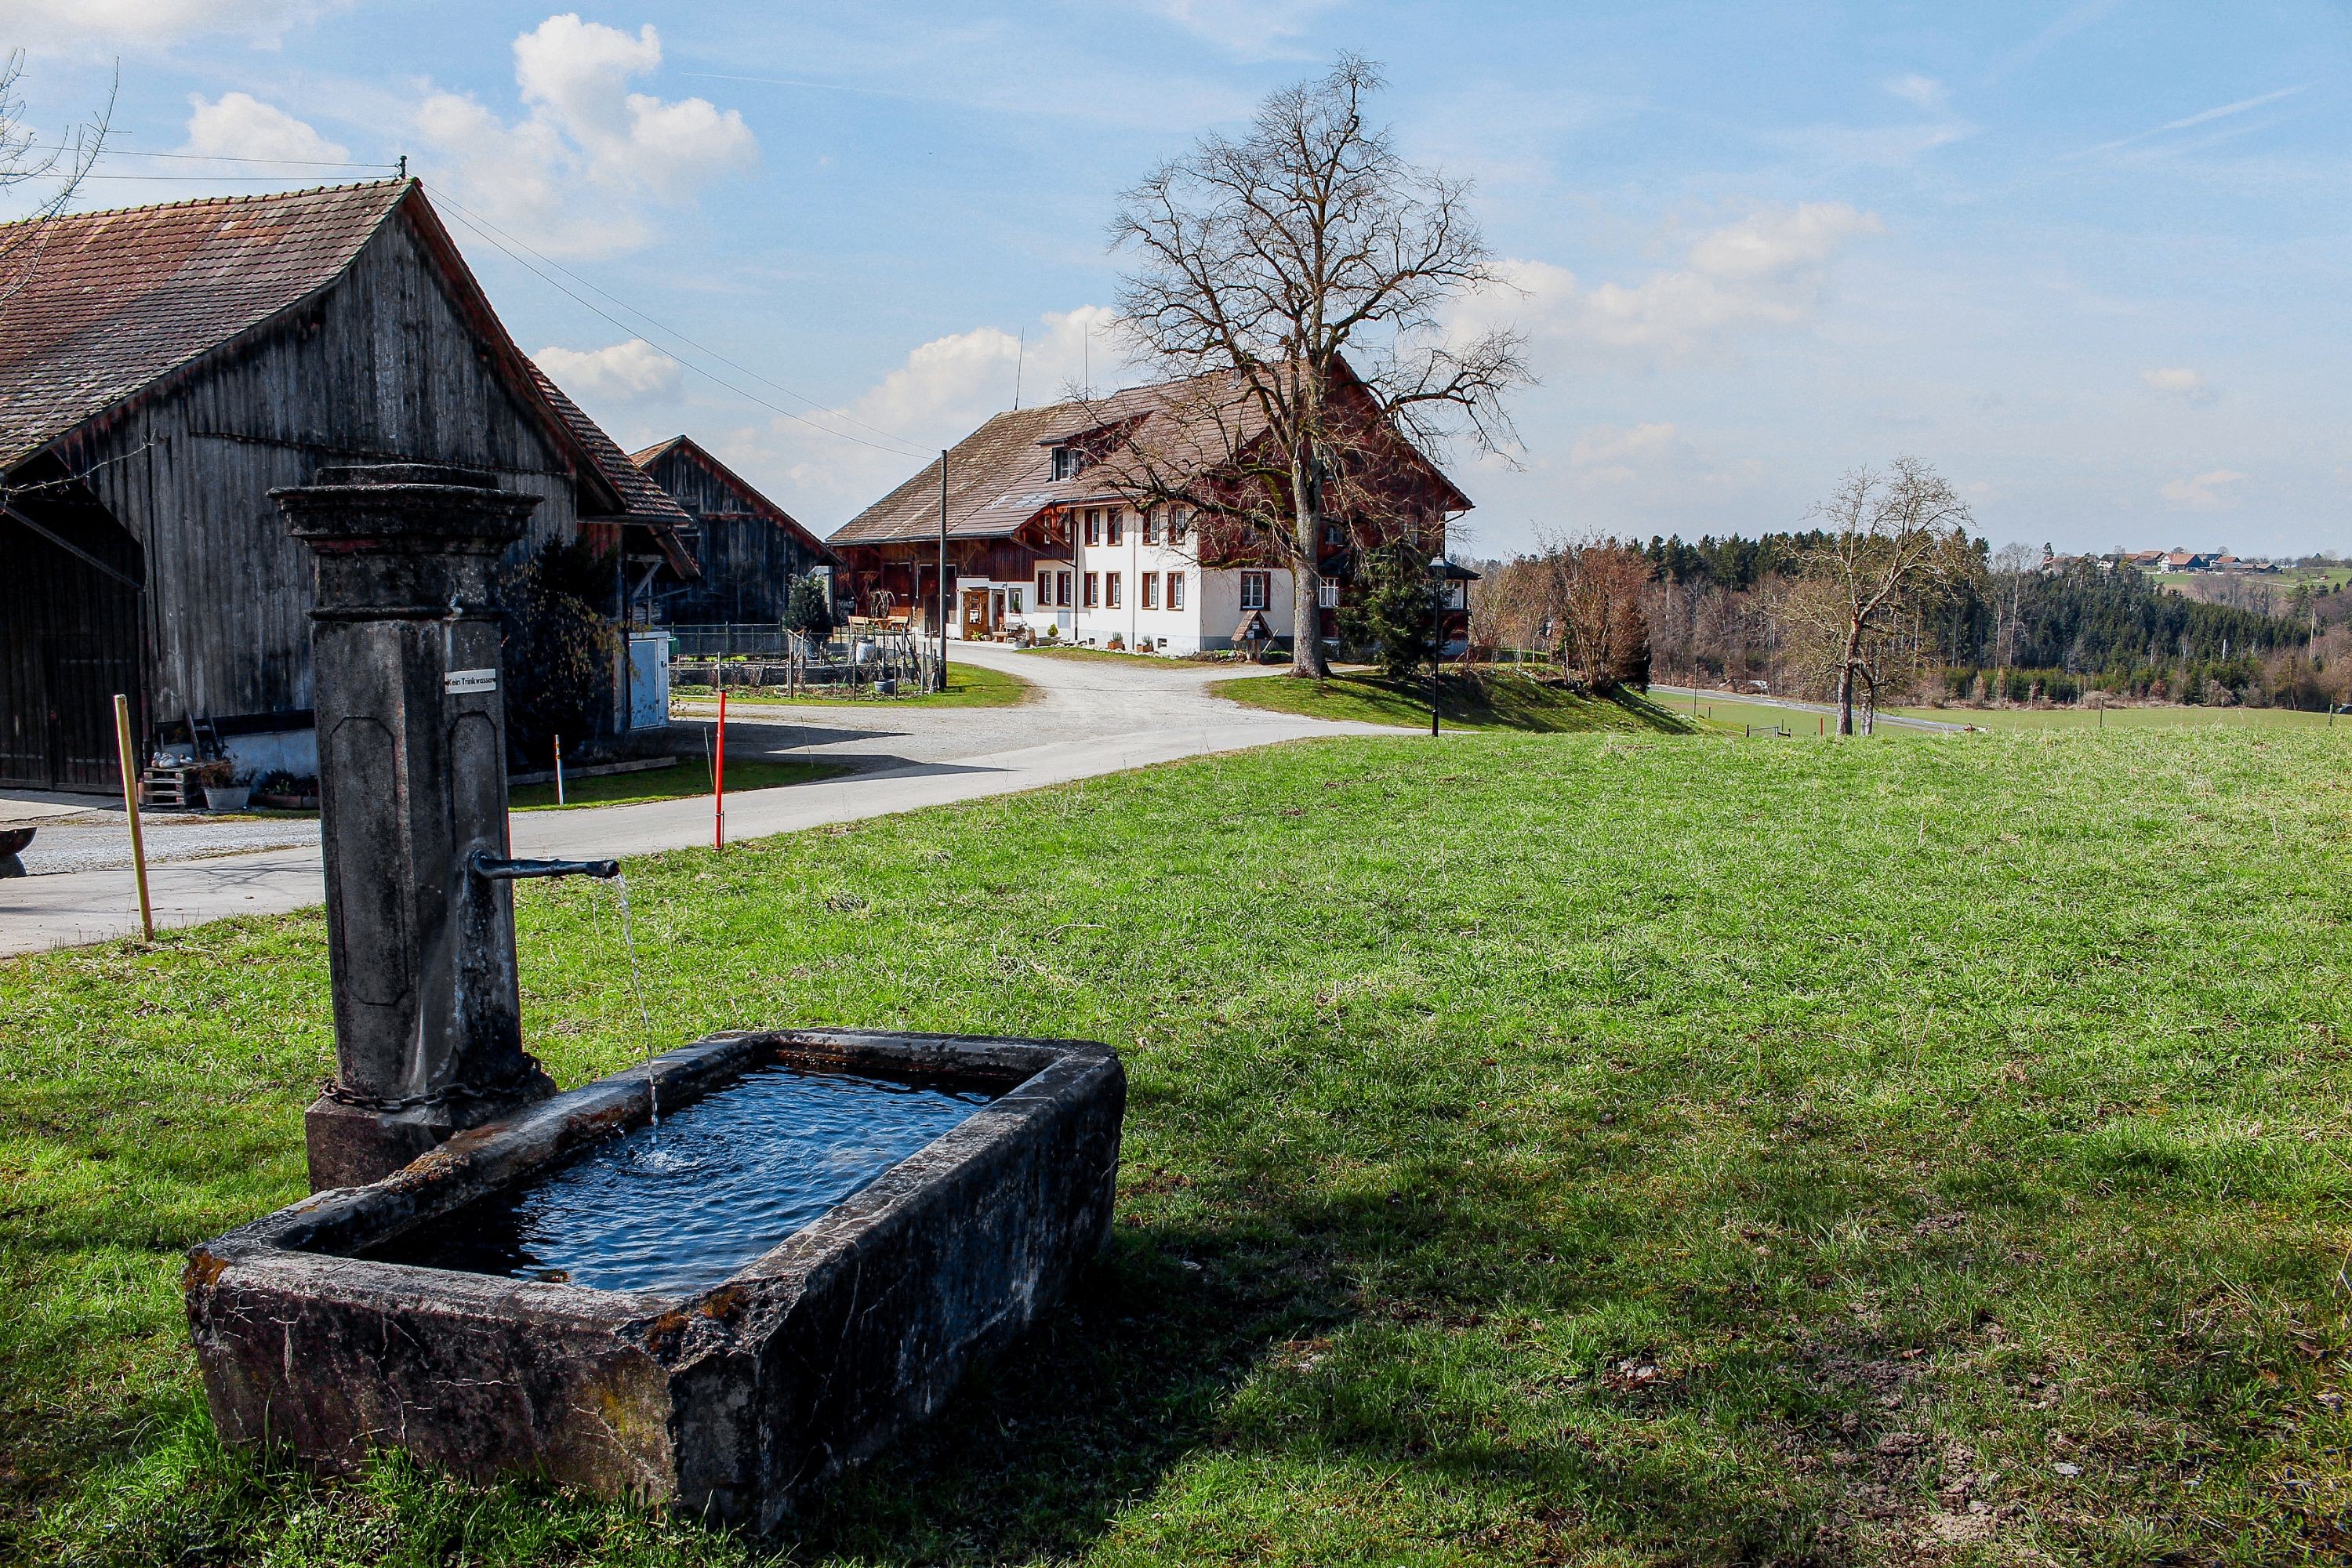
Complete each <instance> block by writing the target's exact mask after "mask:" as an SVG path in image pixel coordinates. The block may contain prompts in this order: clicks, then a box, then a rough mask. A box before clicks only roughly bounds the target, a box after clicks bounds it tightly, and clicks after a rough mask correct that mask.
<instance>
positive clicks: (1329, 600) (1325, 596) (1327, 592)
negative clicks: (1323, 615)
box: [1315, 583, 1339, 610]
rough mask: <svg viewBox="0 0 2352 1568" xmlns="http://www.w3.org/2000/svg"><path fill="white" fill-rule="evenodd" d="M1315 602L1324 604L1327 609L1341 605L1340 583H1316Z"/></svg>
mask: <svg viewBox="0 0 2352 1568" xmlns="http://www.w3.org/2000/svg"><path fill="white" fill-rule="evenodd" d="M1315 602H1316V603H1317V604H1318V605H1322V606H1323V607H1324V608H1325V609H1327V610H1336V609H1338V608H1339V584H1337V583H1318V584H1315Z"/></svg>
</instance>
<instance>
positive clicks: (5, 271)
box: [0, 49, 114, 300]
mask: <svg viewBox="0 0 2352 1568" xmlns="http://www.w3.org/2000/svg"><path fill="white" fill-rule="evenodd" d="M24 75H25V51H24V50H22V49H11V50H10V51H9V52H8V56H7V58H6V59H5V61H0V202H5V203H6V204H7V205H10V206H16V205H17V204H18V203H19V202H21V201H23V200H24V199H25V197H26V195H30V196H31V198H32V201H31V210H30V211H28V212H25V213H22V214H21V215H20V216H18V218H17V219H16V221H15V222H12V223H9V224H6V225H5V226H0V300H5V299H6V298H7V297H8V296H9V295H11V294H13V293H15V292H16V290H17V289H21V288H23V287H24V286H25V280H26V279H28V278H30V277H31V276H32V275H33V269H34V268H36V267H37V266H38V265H39V264H40V259H41V247H42V246H43V245H45V244H46V243H47V239H48V233H49V220H50V219H52V218H54V217H56V216H58V214H59V213H61V212H63V211H64V210H65V208H66V204H67V203H68V202H70V201H72V200H73V196H74V193H75V192H76V191H77V190H79V189H80V188H81V183H82V181H83V180H84V179H85V178H87V177H88V176H89V171H90V169H91V167H92V165H94V164H95V163H97V162H98V155H99V153H100V151H102V150H103V149H104V147H105V144H106V132H107V126H108V124H109V123H110V121H111V119H112V116H113V112H114V95H113V93H111V92H109V93H108V95H107V100H106V107H105V108H104V109H102V110H99V111H98V112H97V113H96V114H94V115H92V116H91V117H90V118H89V121H87V122H85V123H83V124H80V125H77V126H75V127H74V128H73V129H72V130H71V131H69V132H67V133H66V134H65V135H64V136H63V137H61V138H59V139H58V141H56V142H48V143H46V144H45V143H43V142H42V141H41V139H40V136H39V134H38V133H37V132H35V131H34V130H33V128H32V126H31V125H30V124H29V123H27V122H26V119H25V100H24V98H23V96H22V93H21V90H20V84H21V83H22V82H23V79H24ZM45 187H46V188H45Z"/></svg>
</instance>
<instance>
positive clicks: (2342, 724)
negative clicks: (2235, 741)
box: [1887, 707, 2352, 733]
mask: <svg viewBox="0 0 2352 1568" xmlns="http://www.w3.org/2000/svg"><path fill="white" fill-rule="evenodd" d="M1887 711H1888V712H1890V713H1907V714H1911V715H1913V716H1914V717H1916V718H1920V719H1940V720H1942V721H1944V722H1946V723H1948V724H1974V725H1976V726H1977V727H1978V728H1979V729H1984V730H2037V731H2050V730H2061V731H2063V730H2101V729H2105V730H2119V729H2120V730H2151V731H2165V732H2169V731H2194V730H2252V731H2264V732H2272V731H2294V730H2310V729H2319V730H2325V729H2326V728H2327V715H2326V714H2325V713H2298V712H2296V711H2295V710H2294V709H2292V708H2181V707H2128V708H2109V709H2107V710H2105V717H2104V718H2102V717H2101V714H2100V710H2097V709H2095V708H1890V709H1888V710H1887ZM2336 726H2337V727H2338V728H2339V729H2341V730H2344V731H2346V732H2347V733H2352V721H2347V720H2343V719H2338V720H2337V721H2336Z"/></svg>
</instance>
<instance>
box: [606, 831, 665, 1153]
mask: <svg viewBox="0 0 2352 1568" xmlns="http://www.w3.org/2000/svg"><path fill="white" fill-rule="evenodd" d="M613 889H614V892H616V893H618V894H619V895H620V900H621V945H622V947H623V948H625V950H626V951H627V952H628V955H629V994H631V995H632V996H634V997H635V998H636V1001H637V1023H638V1025H639V1026H640V1027H642V1028H643V1029H644V1030H645V1036H646V1095H647V1097H648V1098H650V1099H651V1100H652V1101H653V1107H654V1119H653V1133H654V1136H653V1141H654V1143H655V1144H656V1146H658V1145H659V1144H660V1142H661V1086H660V1085H658V1084H656V1082H654V1057H655V1055H656V1052H655V1050H654V1020H653V1015H652V1014H650V1013H648V1012H646V984H645V981H644V979H643V978H642V977H641V976H640V975H639V974H638V973H637V935H636V932H635V930H634V929H632V927H631V926H630V924H629V874H628V873H627V872H626V871H622V872H618V873H615V874H614V878H613Z"/></svg>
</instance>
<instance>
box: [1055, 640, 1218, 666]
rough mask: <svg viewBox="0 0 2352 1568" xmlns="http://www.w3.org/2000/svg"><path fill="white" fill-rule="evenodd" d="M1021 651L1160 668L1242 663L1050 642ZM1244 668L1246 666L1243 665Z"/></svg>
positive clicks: (1056, 656)
mask: <svg viewBox="0 0 2352 1568" xmlns="http://www.w3.org/2000/svg"><path fill="white" fill-rule="evenodd" d="M1021 651H1022V652H1024V653H1034V654H1035V655H1037V656H1038V657H1039V658H1076V659H1097V660H1102V661H1106V662H1109V663H1116V664H1149V665H1156V666H1158V667H1159V668H1162V669H1170V668H1173V669H1188V668H1194V667H1196V666H1199V665H1202V664H1206V663H1217V662H1231V663H1234V664H1236V665H1239V664H1241V663H1242V661H1241V660H1240V659H1233V660H1230V661H1218V660H1213V659H1197V658H1180V657H1177V656H1175V655H1172V654H1164V653H1129V652H1128V651H1127V650H1126V649H1125V648H1108V647H1055V646H1054V645H1053V644H1052V643H1036V644H1033V645H1032V646H1031V647H1025V648H1024V649H1022V650H1021ZM1244 668H1246V667H1245V666H1244Z"/></svg>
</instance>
